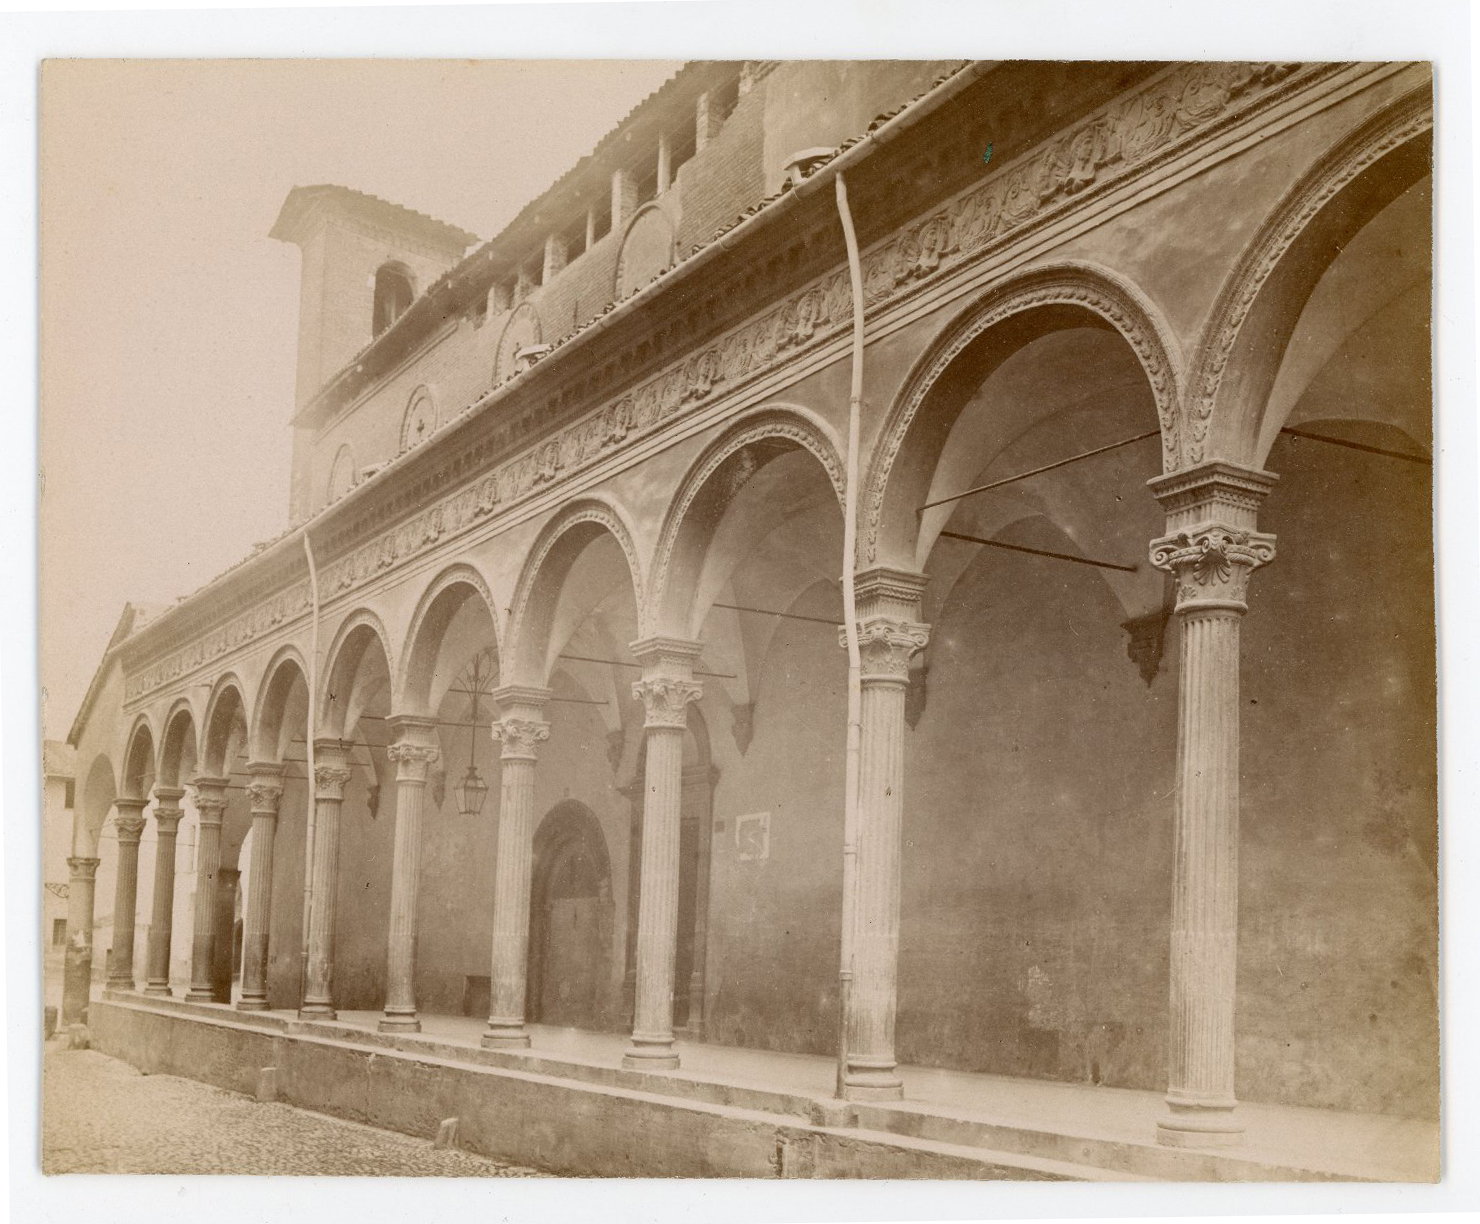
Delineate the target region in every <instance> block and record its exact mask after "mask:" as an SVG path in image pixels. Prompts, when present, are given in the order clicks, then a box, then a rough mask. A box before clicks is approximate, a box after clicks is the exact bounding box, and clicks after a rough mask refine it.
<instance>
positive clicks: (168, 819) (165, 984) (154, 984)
mask: <svg viewBox="0 0 1480 1224" xmlns="http://www.w3.org/2000/svg"><path fill="white" fill-rule="evenodd" d="M184 797H185V792H184V791H183V790H182V789H180V788H179V787H176V786H156V787H155V788H154V825H155V834H156V835H155V841H154V910H153V914H152V915H151V917H150V919H149V944H148V947H147V948H146V949H145V953H144V956H145V965H144V976H145V982H144V993H145V994H147V995H168V994H169V993H170V935H171V930H172V928H173V926H174V922H175V837H176V835H177V834H178V833H179V832H180V818H181V817H182V816H183V815H184V814H185V813H184V812H182V811H181V810H180V800H181V799H183V798H184Z"/></svg>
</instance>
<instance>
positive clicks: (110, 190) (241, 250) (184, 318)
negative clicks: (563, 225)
mask: <svg viewBox="0 0 1480 1224" xmlns="http://www.w3.org/2000/svg"><path fill="white" fill-rule="evenodd" d="M678 67H679V64H677V63H674V62H666V61H665V62H658V61H643V62H617V61H585V62H579V63H577V62H569V61H567V62H560V61H522V62H521V61H481V62H475V61H460V60H420V61H417V60H406V61H366V60H341V61H334V60H297V61H295V60H218V61H205V60H180V61H146V60H114V61H103V60H90V61H89V60H71V61H57V60H53V61H51V62H50V63H49V64H48V65H47V68H46V70H45V72H44V74H43V79H42V95H41V116H42V118H41V141H42V144H41V167H42V171H41V191H42V197H41V209H42V211H41V258H42V316H41V317H42V328H41V342H42V367H41V368H42V412H41V459H42V468H43V484H42V505H41V569H42V577H41V597H42V604H41V625H40V631H41V644H40V645H41V676H42V684H43V687H44V689H45V693H46V698H47V700H46V707H45V734H46V735H47V736H48V737H50V738H55V739H61V738H65V736H66V734H67V731H68V728H69V727H70V725H71V722H72V719H73V717H74V716H75V715H76V712H77V708H78V706H79V704H80V703H81V700H82V696H83V693H84V692H85V691H86V689H87V684H88V681H89V680H90V679H91V677H92V674H93V671H94V669H95V668H96V666H97V664H98V661H99V659H100V658H101V656H102V652H103V649H104V647H105V646H106V644H107V641H108V637H109V635H110V634H111V633H112V631H113V627H114V625H115V624H116V623H117V620H118V616H119V614H120V612H121V611H122V609H123V606H124V604H125V602H127V601H130V600H132V601H134V602H138V603H156V604H159V603H165V604H167V603H172V602H174V600H175V599H176V598H178V597H179V596H181V595H187V594H189V593H190V592H192V591H194V590H196V589H197V588H198V587H200V586H201V585H203V584H204V583H205V582H207V581H209V580H210V579H211V578H212V577H214V576H215V575H216V574H218V573H220V572H221V571H222V570H224V569H226V568H227V567H228V566H230V565H232V564H233V563H235V562H236V561H238V560H240V559H241V558H242V557H243V556H245V555H246V554H247V553H248V552H249V551H250V550H251V547H252V545H253V543H255V542H256V541H259V540H266V539H269V538H271V537H273V536H275V535H277V534H278V533H279V532H280V531H282V530H283V528H284V527H285V526H286V525H287V506H288V463H289V449H290V436H289V430H288V420H289V417H290V416H291V415H292V411H293V393H294V385H293V379H294V361H295V355H296V344H297V327H298V318H297V316H298V250H297V248H296V247H292V246H288V245H286V244H284V243H281V242H275V241H272V240H270V239H269V238H268V237H267V232H268V230H269V229H270V228H271V226H272V223H273V220H274V218H275V217H276V216H277V213H278V209H279V208H280V207H281V205H282V202H283V199H284V197H285V196H286V195H287V193H288V191H289V190H290V189H291V188H293V187H294V186H296V185H300V184H310V183H340V184H343V185H345V186H348V187H354V188H358V189H359V190H362V191H368V192H371V193H373V194H375V195H378V196H382V197H384V198H385V199H388V200H393V201H395V202H396V203H398V204H405V205H407V206H409V207H411V208H416V209H419V210H421V211H422V212H426V213H430V214H431V215H432V216H434V217H439V218H441V219H443V220H445V221H451V222H453V223H455V224H457V225H460V226H462V227H463V228H465V229H469V230H472V231H473V232H475V233H476V234H478V235H479V236H480V237H481V238H488V237H491V236H492V235H493V234H494V233H496V232H497V231H498V230H499V229H500V228H501V227H502V226H503V225H505V224H507V223H508V222H509V221H510V220H512V219H513V217H514V215H515V214H516V213H517V212H518V210H519V209H520V208H521V207H522V206H523V205H524V204H525V203H527V202H528V201H529V200H530V199H531V198H533V197H534V196H535V195H537V194H538V193H539V192H540V191H542V190H543V189H544V188H546V187H548V186H549V185H550V184H551V183H552V182H553V181H554V180H555V179H556V178H557V177H559V175H560V174H561V173H563V172H564V171H565V170H566V169H567V168H568V167H569V166H571V165H572V164H573V163H574V162H575V161H576V160H577V159H578V158H579V157H581V156H582V155H583V154H585V153H587V152H589V151H590V149H591V147H592V146H593V145H594V144H595V143H596V141H597V140H599V139H600V137H601V136H602V135H603V134H605V133H606V132H607V131H608V130H609V129H610V128H611V127H613V126H614V125H615V124H616V123H617V122H618V121H619V120H620V119H621V118H622V117H623V116H624V115H626V113H627V112H628V111H629V110H631V109H632V107H633V106H634V105H636V104H637V103H638V102H639V101H641V99H643V98H644V97H646V96H647V95H648V94H649V93H651V92H652V91H653V90H654V89H656V88H657V87H658V86H659V85H660V84H662V82H663V81H664V80H666V79H667V78H668V77H669V76H671V75H672V74H673V72H675V71H677V69H678Z"/></svg>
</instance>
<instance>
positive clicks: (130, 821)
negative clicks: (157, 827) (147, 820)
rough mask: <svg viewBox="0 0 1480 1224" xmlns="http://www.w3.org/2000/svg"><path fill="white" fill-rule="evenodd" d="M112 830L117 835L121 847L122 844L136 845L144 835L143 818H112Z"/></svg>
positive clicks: (136, 816)
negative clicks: (131, 843) (130, 843)
mask: <svg viewBox="0 0 1480 1224" xmlns="http://www.w3.org/2000/svg"><path fill="white" fill-rule="evenodd" d="M113 829H114V832H116V833H117V834H118V841H119V844H120V845H121V844H122V843H124V842H133V843H135V844H137V843H138V841H139V838H141V837H142V836H143V835H144V818H143V817H142V816H138V815H134V816H123V815H119V816H115V817H114V818H113Z"/></svg>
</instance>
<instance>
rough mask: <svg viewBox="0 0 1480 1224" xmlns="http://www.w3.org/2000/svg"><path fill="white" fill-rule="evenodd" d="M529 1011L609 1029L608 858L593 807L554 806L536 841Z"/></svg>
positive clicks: (567, 1023)
mask: <svg viewBox="0 0 1480 1224" xmlns="http://www.w3.org/2000/svg"><path fill="white" fill-rule="evenodd" d="M534 855H535V861H534V880H533V887H532V890H531V896H530V920H529V971H528V973H529V976H528V982H529V1000H528V1015H529V1018H530V1019H531V1020H532V1021H534V1022H535V1023H539V1024H553V1025H560V1026H562V1027H568V1028H609V1027H612V1020H613V1017H612V1015H611V1007H610V1003H609V998H610V990H609V983H610V975H609V974H608V972H607V966H608V964H609V963H610V960H611V941H612V881H611V859H610V857H609V855H608V854H607V848H606V838H605V837H604V836H603V835H602V832H601V825H600V823H599V822H598V821H597V819H596V817H595V815H594V814H593V813H592V812H591V809H590V808H588V807H586V806H585V805H584V804H581V803H577V802H575V801H573V800H572V801H566V802H563V803H560V804H557V805H556V806H555V808H554V809H552V810H551V811H550V812H549V813H548V814H547V815H546V816H545V818H544V820H543V821H541V822H540V826H539V830H538V831H537V832H536V833H535V839H534Z"/></svg>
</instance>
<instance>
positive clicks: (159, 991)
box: [144, 982, 174, 999]
mask: <svg viewBox="0 0 1480 1224" xmlns="http://www.w3.org/2000/svg"><path fill="white" fill-rule="evenodd" d="M144 993H145V994H146V995H149V996H151V997H153V998H156V999H169V998H172V997H173V996H174V992H173V991H172V990H170V988H169V987H168V986H166V985H164V984H163V983H161V982H150V983H149V984H148V985H147V986H145V987H144Z"/></svg>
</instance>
